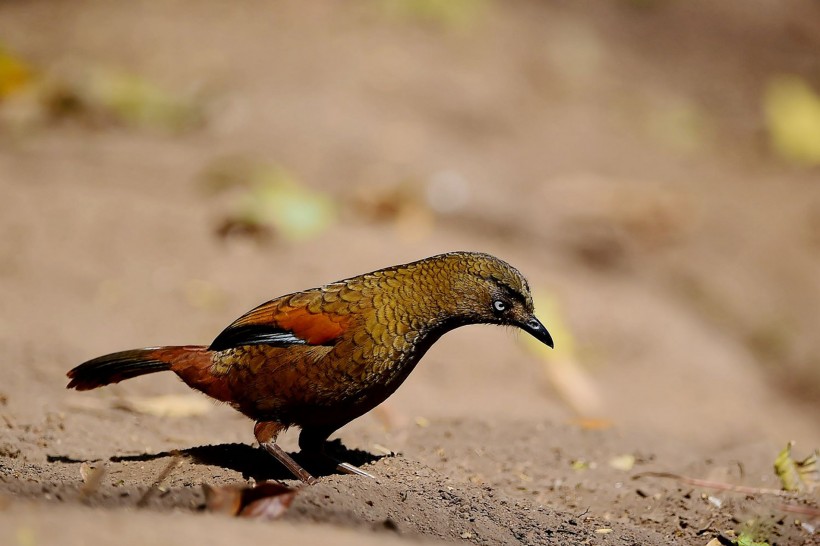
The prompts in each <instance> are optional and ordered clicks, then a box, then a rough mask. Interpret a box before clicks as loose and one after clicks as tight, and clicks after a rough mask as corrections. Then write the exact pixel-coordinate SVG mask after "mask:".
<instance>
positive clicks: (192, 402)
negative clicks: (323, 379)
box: [113, 394, 214, 417]
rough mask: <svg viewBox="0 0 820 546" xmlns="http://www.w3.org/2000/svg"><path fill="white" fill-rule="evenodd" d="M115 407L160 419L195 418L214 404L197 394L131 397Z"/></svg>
mask: <svg viewBox="0 0 820 546" xmlns="http://www.w3.org/2000/svg"><path fill="white" fill-rule="evenodd" d="M113 405H114V407H117V408H119V409H124V410H128V411H132V412H134V413H144V414H146V415H156V416H159V417H194V416H197V415H204V414H206V413H208V412H210V411H211V410H212V409H213V408H214V404H213V402H211V401H210V400H208V399H207V398H205V397H203V396H200V395H197V394H164V395H161V396H129V397H125V398H120V399H118V400H116V401H114V402H113Z"/></svg>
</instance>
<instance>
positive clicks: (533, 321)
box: [520, 316, 555, 349]
mask: <svg viewBox="0 0 820 546" xmlns="http://www.w3.org/2000/svg"><path fill="white" fill-rule="evenodd" d="M520 326H521V328H522V329H523V330H524V331H526V332H529V333H530V335H532V337H534V338H535V339H537V340H538V341H540V342H541V343H543V344H544V345H546V346H548V347H549V348H550V349H554V348H555V345H553V342H552V336H551V335H550V333H549V332H548V331H547V329H546V328H545V327H544V325H543V324H541V321H540V320H538V319H537V318H535V317H534V316H532V317H530V318H528V319H527V320H525V321H524V322H523V323H521V325H520Z"/></svg>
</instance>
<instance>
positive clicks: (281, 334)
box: [208, 324, 307, 351]
mask: <svg viewBox="0 0 820 546" xmlns="http://www.w3.org/2000/svg"><path fill="white" fill-rule="evenodd" d="M243 345H272V346H274V347H290V346H291V345H307V341H305V340H304V339H302V338H300V337H298V336H296V335H294V333H293V332H289V331H288V330H283V329H282V328H278V327H276V326H269V325H265V324H245V325H243V326H228V327H227V328H226V329H225V330H223V331H222V333H221V334H219V335H218V336H216V339H214V341H213V343H211V346H210V347H208V349H209V350H211V351H225V350H227V349H235V348H237V347H242V346H243Z"/></svg>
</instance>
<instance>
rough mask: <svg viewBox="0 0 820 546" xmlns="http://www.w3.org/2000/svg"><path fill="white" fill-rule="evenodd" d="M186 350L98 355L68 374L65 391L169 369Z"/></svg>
mask: <svg viewBox="0 0 820 546" xmlns="http://www.w3.org/2000/svg"><path fill="white" fill-rule="evenodd" d="M186 349H188V348H187V347H149V348H147V349H133V350H131V351H122V352H119V353H112V354H110V355H105V356H101V357H98V358H95V359H93V360H89V361H88V362H85V363H83V364H80V365H79V366H77V367H76V368H74V369H73V370H71V371H70V372H68V374H67V375H68V377H69V378H70V379H71V381H69V382H68V387H67V388H69V389H77V390H78V391H87V390H91V389H96V388H97V387H102V386H103V385H108V384H111V383H119V382H120V381H122V380H124V379H131V378H132V377H137V376H139V375H145V374H149V373H154V372H161V371H165V370H170V369H171V365H172V364H173V362H174V360H176V358H175V357H176V356H177V355H178V354H180V353H182V352H185V351H186ZM197 349H199V350H201V349H202V348H199V347H197Z"/></svg>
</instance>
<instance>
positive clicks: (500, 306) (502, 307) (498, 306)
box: [493, 300, 507, 313]
mask: <svg viewBox="0 0 820 546" xmlns="http://www.w3.org/2000/svg"><path fill="white" fill-rule="evenodd" d="M493 309H495V311H496V312H498V313H503V312H504V311H506V310H507V304H506V303H505V302H503V301H501V300H495V301H494V302H493Z"/></svg>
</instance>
